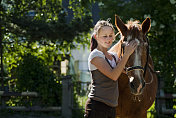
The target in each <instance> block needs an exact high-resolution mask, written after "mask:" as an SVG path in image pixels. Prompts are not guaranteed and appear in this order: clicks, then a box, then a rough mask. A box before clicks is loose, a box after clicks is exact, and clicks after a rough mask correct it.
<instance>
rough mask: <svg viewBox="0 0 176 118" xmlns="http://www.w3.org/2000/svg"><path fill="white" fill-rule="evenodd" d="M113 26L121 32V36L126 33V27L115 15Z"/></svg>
mask: <svg viewBox="0 0 176 118" xmlns="http://www.w3.org/2000/svg"><path fill="white" fill-rule="evenodd" d="M115 25H116V27H117V29H118V30H119V32H121V33H122V35H123V36H124V35H125V32H126V31H127V27H126V25H125V24H124V23H123V21H122V20H121V19H120V18H119V16H117V15H115Z"/></svg>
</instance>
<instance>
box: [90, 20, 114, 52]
mask: <svg viewBox="0 0 176 118" xmlns="http://www.w3.org/2000/svg"><path fill="white" fill-rule="evenodd" d="M109 21H110V20H109V19H108V20H106V21H105V20H99V21H98V22H97V23H96V25H95V26H94V30H93V33H92V36H91V47H90V49H91V51H93V50H94V49H95V48H97V46H98V43H97V41H96V39H95V38H94V36H95V35H97V36H98V33H99V31H100V29H101V28H102V27H104V26H109V27H111V28H112V30H113V31H114V27H113V25H112V24H111V23H110V22H109Z"/></svg>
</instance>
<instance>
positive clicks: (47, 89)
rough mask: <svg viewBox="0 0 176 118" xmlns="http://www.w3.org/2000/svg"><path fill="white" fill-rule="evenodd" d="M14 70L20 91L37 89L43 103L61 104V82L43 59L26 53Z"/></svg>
mask: <svg viewBox="0 0 176 118" xmlns="http://www.w3.org/2000/svg"><path fill="white" fill-rule="evenodd" d="M14 72H15V73H14V76H15V77H16V78H17V82H16V85H17V86H16V87H17V90H18V91H20V92H23V91H36V92H38V93H39V95H40V96H41V99H40V102H41V104H43V105H56V106H58V105H61V84H60V83H59V82H58V80H57V79H56V77H55V75H54V74H53V73H52V71H51V70H50V69H49V68H48V66H46V65H45V64H44V63H43V60H42V59H40V58H37V57H35V56H33V55H31V54H30V53H28V54H25V55H24V56H23V57H22V60H21V61H20V62H19V65H18V66H17V68H16V69H15V71H14Z"/></svg>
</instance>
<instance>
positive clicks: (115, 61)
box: [84, 20, 137, 118]
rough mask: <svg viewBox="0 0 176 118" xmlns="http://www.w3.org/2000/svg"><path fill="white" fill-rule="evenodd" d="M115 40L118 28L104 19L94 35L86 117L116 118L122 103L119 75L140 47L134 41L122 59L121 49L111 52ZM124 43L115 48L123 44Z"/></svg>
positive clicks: (128, 46) (99, 23) (97, 26)
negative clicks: (120, 102) (120, 56)
mask: <svg viewBox="0 0 176 118" xmlns="http://www.w3.org/2000/svg"><path fill="white" fill-rule="evenodd" d="M114 39H115V34H114V28H113V25H112V24H111V23H109V22H108V21H104V20H100V21H98V22H97V24H96V25H95V27H94V32H93V35H92V38H91V53H90V55H89V58H88V66H89V70H90V72H91V78H92V82H91V90H90V93H89V95H88V97H89V98H88V100H87V102H86V109H85V115H84V117H85V118H115V116H116V106H117V105H118V96H119V95H118V81H117V80H118V78H119V76H120V74H121V73H122V71H123V69H124V67H125V64H126V62H127V60H128V58H129V56H130V55H131V54H132V53H133V52H134V50H135V48H136V47H137V42H135V41H131V42H130V43H129V44H128V45H127V46H125V53H124V55H123V57H122V58H121V59H119V58H118V57H119V55H120V53H121V52H120V51H119V52H117V51H116V52H111V50H113V49H111V50H109V51H108V48H110V46H111V45H112V42H113V40H114ZM121 42H122V41H119V43H118V44H116V46H114V47H116V48H117V47H118V46H121ZM117 45H118V46H117Z"/></svg>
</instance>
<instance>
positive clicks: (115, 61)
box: [105, 54, 117, 69]
mask: <svg viewBox="0 0 176 118" xmlns="http://www.w3.org/2000/svg"><path fill="white" fill-rule="evenodd" d="M111 56H112V57H113V58H114V60H115V63H116V58H115V56H114V55H113V54H111ZM105 60H106V61H107V62H108V64H109V65H110V67H111V68H112V69H113V67H112V65H111V64H110V63H109V61H108V59H107V58H106V56H105ZM116 65H117V63H116Z"/></svg>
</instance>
